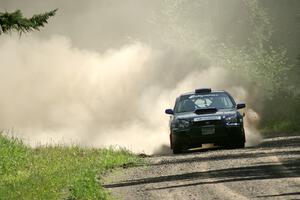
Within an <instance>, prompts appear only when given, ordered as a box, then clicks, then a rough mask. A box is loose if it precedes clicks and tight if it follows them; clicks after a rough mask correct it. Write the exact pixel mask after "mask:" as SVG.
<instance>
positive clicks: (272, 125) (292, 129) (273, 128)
mask: <svg viewBox="0 0 300 200" xmlns="http://www.w3.org/2000/svg"><path fill="white" fill-rule="evenodd" d="M262 131H263V132H265V133H266V134H268V133H274V134H276V133H285V134H293V133H299V131H300V124H299V120H298V121H292V120H272V121H267V122H264V123H263V125H262Z"/></svg>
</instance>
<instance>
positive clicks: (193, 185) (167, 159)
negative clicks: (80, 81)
mask: <svg viewBox="0 0 300 200" xmlns="http://www.w3.org/2000/svg"><path fill="white" fill-rule="evenodd" d="M146 160H147V161H148V162H149V163H150V164H149V165H148V166H141V167H134V168H128V169H124V170H116V171H114V172H112V173H111V174H109V175H108V176H107V177H106V178H105V182H104V187H105V188H108V189H109V190H110V191H111V192H112V195H113V196H114V197H115V198H116V199H130V200H137V199H155V200H156V199H180V200H182V199H197V200H198V199H222V200H223V199H258V200H261V199H300V136H290V137H276V138H270V139H265V140H263V142H262V143H261V144H260V145H257V146H254V147H247V148H245V149H208V150H207V149H206V150H199V151H193V152H189V153H185V154H180V155H171V154H170V155H162V156H151V157H148V158H146Z"/></svg>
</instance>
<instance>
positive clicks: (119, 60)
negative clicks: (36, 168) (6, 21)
mask: <svg viewBox="0 0 300 200" xmlns="http://www.w3.org/2000/svg"><path fill="white" fill-rule="evenodd" d="M1 42H2V43H1V45H0V60H1V67H0V90H1V96H2V97H1V98H0V110H1V112H0V125H1V127H2V128H4V129H11V128H14V130H15V131H14V133H13V134H14V135H15V136H17V137H20V138H22V139H23V140H24V141H25V142H26V143H28V144H30V145H32V146H36V145H43V144H53V143H59V144H80V145H84V146H95V147H103V146H121V147H126V148H128V149H130V150H132V151H134V152H144V153H150V154H151V153H153V152H154V151H156V150H157V149H159V148H160V147H161V146H163V145H168V143H169V141H168V138H169V131H168V116H166V115H165V114H164V109H165V108H169V107H172V106H173V104H174V100H175V98H176V97H177V96H178V95H179V94H180V93H182V92H187V91H192V90H194V88H199V87H212V88H217V89H229V90H231V91H232V92H233V95H234V96H236V97H238V98H241V97H242V98H244V100H247V98H248V97H247V94H246V91H245V90H243V89H242V88H239V87H235V86H232V85H230V84H229V83H227V82H228V81H227V79H228V73H227V72H226V70H225V69H223V68H221V67H219V66H209V67H204V66H202V65H201V64H199V65H198V66H197V67H198V68H196V66H194V65H192V64H189V63H187V65H186V66H184V67H186V68H187V69H188V70H187V69H186V70H181V68H182V66H181V65H180V64H178V65H176V63H177V62H174V59H175V60H176V59H181V58H177V57H178V56H177V55H175V54H174V55H172V54H170V53H166V52H163V51H160V50H155V49H152V48H150V47H149V46H147V45H144V44H142V43H131V44H128V45H126V46H124V47H122V48H120V49H115V50H108V51H106V52H105V53H103V54H99V53H97V52H92V51H87V50H82V49H77V48H74V47H72V45H71V42H70V41H69V40H68V39H67V38H65V37H61V36H55V37H52V38H51V39H49V40H42V39H35V38H33V37H27V38H24V39H22V40H19V39H13V38H10V37H6V38H5V40H3V41H1ZM201 62H202V61H201V60H200V61H199V63H201ZM178 63H181V62H178ZM239 95H240V96H239ZM247 112H248V113H247V115H246V116H249V118H247V119H248V120H247V122H249V123H250V122H255V121H256V120H258V116H257V114H256V113H255V112H254V111H253V110H248V111H247ZM246 127H247V133H248V134H249V133H254V134H251V135H253V136H254V135H258V134H257V133H256V130H255V129H253V128H250V127H252V126H248V125H247V126H246ZM253 136H250V135H248V138H247V139H248V142H249V144H253V141H255V140H257V138H255V137H253Z"/></svg>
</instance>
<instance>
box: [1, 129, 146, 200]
mask: <svg viewBox="0 0 300 200" xmlns="http://www.w3.org/2000/svg"><path fill="white" fill-rule="evenodd" d="M141 162H142V161H141V160H140V159H139V158H138V157H137V156H136V155H134V154H132V153H130V152H129V151H127V150H124V149H123V150H115V149H113V148H110V149H95V148H80V147H78V146H72V147H62V146H45V147H38V148H29V147H27V146H26V145H24V144H23V143H22V142H21V141H19V140H17V139H11V138H7V137H5V136H3V135H1V134H0V180H1V181H0V199H1V200H6V199H7V200H8V199H9V200H14V199H18V200H21V199H68V200H71V199H72V200H73V199H74V200H75V199H111V197H110V195H109V193H108V192H107V191H106V190H105V189H104V188H103V187H101V184H100V183H101V176H102V175H103V174H104V173H105V172H107V171H108V170H111V169H113V168H117V167H128V166H134V165H137V164H141Z"/></svg>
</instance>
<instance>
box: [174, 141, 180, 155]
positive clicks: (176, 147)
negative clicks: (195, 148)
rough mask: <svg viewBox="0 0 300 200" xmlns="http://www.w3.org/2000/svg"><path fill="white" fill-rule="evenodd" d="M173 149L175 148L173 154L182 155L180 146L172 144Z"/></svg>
mask: <svg viewBox="0 0 300 200" xmlns="http://www.w3.org/2000/svg"><path fill="white" fill-rule="evenodd" d="M172 147H173V149H172V150H173V154H179V153H182V148H181V147H180V146H179V145H176V144H174V143H173V144H172Z"/></svg>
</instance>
